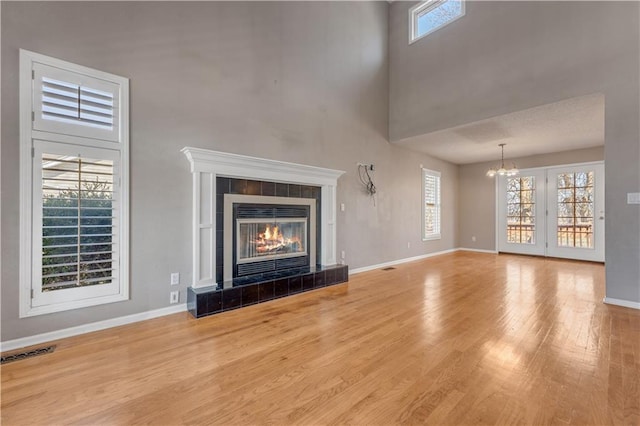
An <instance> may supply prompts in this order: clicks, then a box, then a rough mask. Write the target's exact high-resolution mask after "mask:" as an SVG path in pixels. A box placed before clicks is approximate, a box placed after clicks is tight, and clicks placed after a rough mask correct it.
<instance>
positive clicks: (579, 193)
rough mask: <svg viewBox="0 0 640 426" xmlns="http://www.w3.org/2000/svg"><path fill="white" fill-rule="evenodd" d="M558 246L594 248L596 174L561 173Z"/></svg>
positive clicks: (558, 186) (559, 180) (559, 179)
mask: <svg viewBox="0 0 640 426" xmlns="http://www.w3.org/2000/svg"><path fill="white" fill-rule="evenodd" d="M557 179H558V181H557V189H558V201H557V202H558V223H557V228H558V232H557V239H558V247H582V248H593V247H594V241H593V228H594V220H595V217H594V216H595V215H594V210H595V209H594V207H595V205H594V172H592V171H586V172H577V173H560V174H558V178H557Z"/></svg>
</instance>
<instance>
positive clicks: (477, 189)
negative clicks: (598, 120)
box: [458, 146, 604, 250]
mask: <svg viewBox="0 0 640 426" xmlns="http://www.w3.org/2000/svg"><path fill="white" fill-rule="evenodd" d="M603 159H604V147H601V146H599V147H594V148H586V149H578V150H573V151H564V152H556V153H553V154H544V155H532V156H530V157H521V158H514V159H511V158H509V162H511V161H512V160H513V161H514V162H515V164H516V165H517V166H518V168H520V169H527V168H534V167H545V166H558V165H563V164H571V163H582V162H589V161H602V160H603ZM499 162H500V160H498V161H497V162H496V161H492V162H486V163H476V164H467V165H462V166H460V169H459V174H458V184H459V186H460V192H459V197H460V204H459V205H460V216H459V219H460V221H459V222H458V226H459V228H458V246H459V247H465V248H472V249H479V250H496V179H495V178H488V177H486V176H485V174H486V173H487V170H489V168H490V167H495V165H496V164H497V163H499ZM474 236H475V237H476V241H475V242H474V241H472V238H473V237H474Z"/></svg>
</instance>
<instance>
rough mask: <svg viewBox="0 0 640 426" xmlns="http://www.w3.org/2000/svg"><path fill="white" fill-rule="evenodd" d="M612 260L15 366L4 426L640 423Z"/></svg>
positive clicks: (105, 345) (410, 269) (528, 263)
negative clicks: (612, 286)
mask: <svg viewBox="0 0 640 426" xmlns="http://www.w3.org/2000/svg"><path fill="white" fill-rule="evenodd" d="M603 283H604V267H603V266H602V265H600V264H593V263H581V262H571V261H560V260H545V259H542V258H531V257H524V256H512V255H491V254H481V253H469V252H458V253H453V254H448V255H443V256H439V257H434V258H430V259H427V260H424V261H419V262H414V263H410V264H404V265H400V266H398V267H397V268H396V270H393V271H372V272H367V273H362V274H359V275H356V276H353V277H351V281H350V282H349V283H348V284H341V285H338V286H334V287H330V288H326V289H322V290H318V291H313V292H310V293H305V294H301V295H297V296H293V297H289V298H285V299H280V300H277V301H273V302H268V303H264V304H261V305H256V306H253V307H249V308H245V309H241V310H238V311H232V312H227V313H223V314H219V315H215V316H211V317H208V318H204V319H200V320H195V319H192V318H191V317H190V316H189V315H188V314H187V313H181V314H176V315H171V316H167V317H163V318H159V319H155V320H151V321H146V322H142V323H137V324H132V325H128V326H124V327H119V328H113V329H110V330H105V331H101V332H96V333H92V334H87V335H83V336H78V337H74V338H69V339H64V340H61V341H58V342H57V344H58V348H57V350H56V351H55V353H53V354H48V355H43V356H39V357H35V358H31V359H28V360H23V361H17V362H14V363H10V364H6V365H5V366H3V367H2V424H3V425H38V424H76V423H80V424H98V425H102V424H136V423H146V424H158V425H172V424H185V423H188V424H224V425H231V424H263V423H270V424H277V425H280V424H283V425H285V424H303V425H312V424H313V425H317V424H360V425H389V424H398V423H410V424H425V423H429V424H484V423H491V424H493V423H500V424H503V423H510V424H535V425H539V424H548V423H553V424H598V425H601V424H636V425H637V424H640V391H639V387H640V311H636V310H632V309H627V308H621V307H616V306H609V305H605V304H603V303H602V298H603V296H604V284H603Z"/></svg>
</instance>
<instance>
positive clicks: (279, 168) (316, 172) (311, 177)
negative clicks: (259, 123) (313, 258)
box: [182, 147, 344, 287]
mask: <svg viewBox="0 0 640 426" xmlns="http://www.w3.org/2000/svg"><path fill="white" fill-rule="evenodd" d="M182 152H183V153H184V155H185V156H186V157H187V159H188V160H189V163H190V164H191V173H192V176H193V283H192V286H193V287H206V286H211V285H214V284H216V232H215V231H216V229H215V226H216V198H217V197H216V178H217V177H218V176H221V177H230V178H236V179H254V180H262V181H270V182H281V183H294V184H302V185H313V186H319V187H321V208H322V210H321V215H320V216H321V223H320V235H319V237H320V239H321V253H320V254H319V260H320V263H321V264H322V265H334V264H335V263H337V262H336V188H337V186H338V178H339V177H340V176H341V175H342V174H344V172H343V171H341V170H332V169H325V168H322V167H315V166H307V165H304V164H296V163H287V162H284V161H277V160H268V159H265V158H257V157H249V156H246V155H238V154H230V153H227V152H219V151H211V150H208V149H201V148H192V147H185V148H183V149H182Z"/></svg>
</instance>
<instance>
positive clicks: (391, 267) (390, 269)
mask: <svg viewBox="0 0 640 426" xmlns="http://www.w3.org/2000/svg"><path fill="white" fill-rule="evenodd" d="M394 269H396V268H394V267H393V266H389V267H387V268H382V270H383V271H393V270H394Z"/></svg>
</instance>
